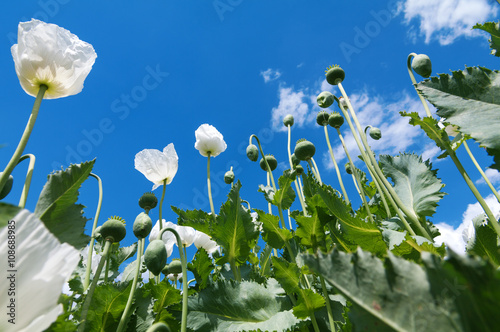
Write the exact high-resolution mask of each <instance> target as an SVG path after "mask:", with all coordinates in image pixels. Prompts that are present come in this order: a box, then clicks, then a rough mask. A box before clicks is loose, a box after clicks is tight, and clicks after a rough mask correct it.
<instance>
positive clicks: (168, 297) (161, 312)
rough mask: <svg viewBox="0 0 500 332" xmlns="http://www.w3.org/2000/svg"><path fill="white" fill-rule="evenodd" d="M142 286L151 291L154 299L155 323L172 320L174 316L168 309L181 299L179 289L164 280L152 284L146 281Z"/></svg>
mask: <svg viewBox="0 0 500 332" xmlns="http://www.w3.org/2000/svg"><path fill="white" fill-rule="evenodd" d="M144 287H145V288H146V289H147V290H149V291H150V292H151V297H152V298H153V300H154V305H153V312H154V313H155V314H156V317H155V323H156V322H169V321H173V320H174V316H173V314H172V313H171V312H170V311H169V310H168V309H169V307H170V306H173V305H176V304H179V303H180V302H181V301H182V295H181V292H180V290H179V289H175V288H174V287H173V286H172V285H170V284H169V283H168V282H167V281H166V280H164V281H162V282H160V283H158V284H154V285H153V284H152V283H150V282H148V283H147V284H146V285H145V286H144Z"/></svg>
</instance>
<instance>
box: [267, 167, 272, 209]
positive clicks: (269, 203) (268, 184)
mask: <svg viewBox="0 0 500 332" xmlns="http://www.w3.org/2000/svg"><path fill="white" fill-rule="evenodd" d="M266 176H267V186H270V185H271V184H270V181H271V180H270V178H269V173H266ZM267 209H268V210H269V214H271V215H272V214H273V205H272V204H271V202H269V201H268V202H267Z"/></svg>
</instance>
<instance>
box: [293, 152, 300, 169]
mask: <svg viewBox="0 0 500 332" xmlns="http://www.w3.org/2000/svg"><path fill="white" fill-rule="evenodd" d="M298 164H300V160H299V158H297V156H296V155H295V153H292V165H293V166H297V165H298Z"/></svg>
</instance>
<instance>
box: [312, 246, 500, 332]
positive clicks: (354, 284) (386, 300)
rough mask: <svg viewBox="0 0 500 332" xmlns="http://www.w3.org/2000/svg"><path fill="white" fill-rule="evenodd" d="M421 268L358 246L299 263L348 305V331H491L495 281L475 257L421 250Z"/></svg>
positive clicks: (497, 292)
mask: <svg viewBox="0 0 500 332" xmlns="http://www.w3.org/2000/svg"><path fill="white" fill-rule="evenodd" d="M422 259H423V261H424V263H425V266H421V265H419V264H416V263H413V262H410V261H407V260H405V259H403V258H399V257H396V256H394V255H392V254H391V253H389V254H388V256H387V257H386V258H385V259H384V260H381V259H379V258H376V257H374V256H373V255H371V254H370V253H367V252H364V251H362V250H358V252H356V253H354V254H345V253H342V252H339V251H334V252H332V253H330V254H326V255H324V254H321V253H319V254H318V255H317V256H313V255H307V256H305V257H304V261H305V262H306V263H307V264H308V265H309V267H310V268H311V269H312V270H314V271H316V272H317V273H318V274H320V275H322V276H323V277H324V278H325V280H326V281H328V282H329V283H331V284H332V285H333V286H334V287H335V288H336V289H337V290H339V291H340V293H341V294H343V295H344V296H345V297H346V298H347V299H348V300H349V301H350V302H351V303H352V306H351V307H350V311H349V317H350V318H351V323H352V324H353V330H355V331H358V330H366V331H385V330H390V331H393V330H397V331H427V330H428V331H478V330H480V331H495V330H496V329H497V326H496V318H495V317H496V315H497V313H496V308H498V306H499V305H500V300H499V299H500V282H499V281H500V280H499V279H498V276H497V275H496V272H495V269H494V268H493V267H492V266H491V265H489V264H486V263H485V262H484V261H479V260H477V259H476V258H468V257H461V256H458V255H456V254H454V253H453V252H450V253H449V258H448V259H447V260H446V261H443V260H441V259H440V258H439V257H437V256H433V255H430V254H428V253H423V254H422Z"/></svg>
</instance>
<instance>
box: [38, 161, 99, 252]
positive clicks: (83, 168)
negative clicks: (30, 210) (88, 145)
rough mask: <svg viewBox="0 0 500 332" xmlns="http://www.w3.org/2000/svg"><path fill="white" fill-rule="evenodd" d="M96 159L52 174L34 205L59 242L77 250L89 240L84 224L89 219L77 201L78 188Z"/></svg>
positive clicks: (39, 216)
mask: <svg viewBox="0 0 500 332" xmlns="http://www.w3.org/2000/svg"><path fill="white" fill-rule="evenodd" d="M94 162H95V160H92V161H87V162H84V163H81V164H78V165H70V166H69V167H68V168H67V169H66V170H64V171H57V172H55V173H52V174H50V175H49V176H48V181H47V183H46V184H45V186H44V187H43V189H42V192H41V193H40V197H39V198H38V202H37V204H36V208H35V215H36V216H37V217H38V218H40V220H42V221H43V223H44V224H45V226H46V227H47V228H48V229H49V230H50V232H51V233H52V234H54V235H55V236H56V237H57V238H58V239H59V241H61V242H67V243H69V244H71V245H72V246H74V247H75V248H77V249H81V248H83V247H84V246H85V245H87V243H88V242H89V240H90V237H89V236H87V235H85V234H84V230H85V224H86V222H87V220H89V219H87V218H85V217H84V216H83V208H84V206H83V205H81V204H75V203H76V201H77V200H78V189H79V188H80V186H81V185H82V183H83V182H84V181H85V180H86V179H87V178H88V176H89V174H90V172H91V171H92V167H93V166H94Z"/></svg>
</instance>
